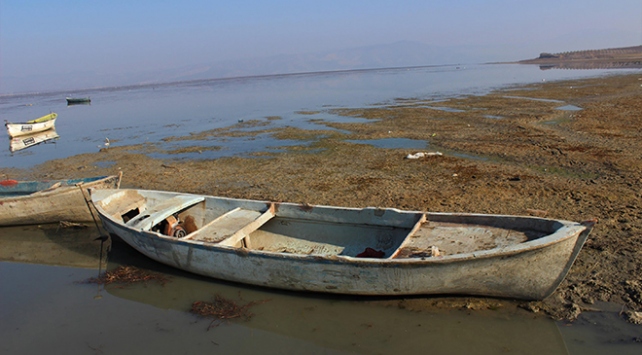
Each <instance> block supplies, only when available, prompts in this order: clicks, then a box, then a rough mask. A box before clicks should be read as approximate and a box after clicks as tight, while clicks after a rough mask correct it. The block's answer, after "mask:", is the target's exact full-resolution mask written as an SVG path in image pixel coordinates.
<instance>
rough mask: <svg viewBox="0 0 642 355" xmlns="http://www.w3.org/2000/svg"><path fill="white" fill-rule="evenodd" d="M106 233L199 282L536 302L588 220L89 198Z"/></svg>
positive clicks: (148, 194) (117, 194)
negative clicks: (200, 278) (206, 279)
mask: <svg viewBox="0 0 642 355" xmlns="http://www.w3.org/2000/svg"><path fill="white" fill-rule="evenodd" d="M91 198H92V202H93V203H94V206H95V207H96V210H97V212H98V214H99V215H100V218H101V220H102V223H103V226H104V227H105V229H106V230H107V231H109V232H110V233H112V234H114V235H117V236H118V237H120V238H121V239H122V240H124V241H125V242H126V243H127V244H129V245H130V246H132V247H133V248H134V249H136V250H138V251H139V252H140V253H142V254H144V255H146V256H147V257H149V258H151V259H154V260H156V261H158V262H161V263H164V264H167V265H170V266H173V267H175V268H178V269H182V270H185V271H188V272H192V273H195V274H200V275H204V276H209V277H213V278H217V279H222V280H227V281H233V282H240V283H246V284H251V285H258V286H265V287H272V288H278V289H286V290H296V291H313V292H326V293H338V294H353V295H372V296H384V295H386V296H389V295H428V294H461V295H479V296H491V297H509V298H520V299H531V300H538V299H543V298H545V297H547V296H549V295H550V294H552V293H553V291H555V289H556V288H557V286H558V285H559V284H560V283H561V282H562V280H563V279H564V277H565V276H566V274H567V273H568V271H569V270H570V268H571V265H572V264H573V262H574V260H575V258H576V257H577V255H578V254H579V252H580V249H581V248H582V245H583V244H584V242H585V241H586V238H587V237H588V234H589V232H590V231H591V229H592V227H593V225H594V224H595V221H587V222H584V223H575V222H569V221H563V220H553V219H546V218H539V217H522V216H507V215H484V214H462V213H432V212H428V213H426V212H419V211H401V210H398V209H390V208H388V209H382V208H372V207H369V208H363V209H357V208H343V207H330V206H313V205H307V204H306V205H300V204H293V203H272V202H268V201H253V200H243V199H232V198H224V197H213V196H201V195H192V194H184V193H174V192H163V191H149V190H135V189H123V190H110V189H103V190H95V191H93V190H92V192H91Z"/></svg>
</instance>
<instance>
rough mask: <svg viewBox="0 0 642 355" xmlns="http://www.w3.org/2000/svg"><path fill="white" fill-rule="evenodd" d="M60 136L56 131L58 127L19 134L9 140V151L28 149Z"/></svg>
mask: <svg viewBox="0 0 642 355" xmlns="http://www.w3.org/2000/svg"><path fill="white" fill-rule="evenodd" d="M58 138H60V136H59V135H58V133H57V132H56V128H55V127H54V128H51V129H48V130H46V131H42V132H36V133H34V134H30V135H25V136H18V137H13V138H11V141H10V142H9V151H10V152H11V153H13V152H17V151H19V150H23V149H27V148H29V147H33V146H34V145H38V144H40V143H46V142H48V141H51V140H53V139H58Z"/></svg>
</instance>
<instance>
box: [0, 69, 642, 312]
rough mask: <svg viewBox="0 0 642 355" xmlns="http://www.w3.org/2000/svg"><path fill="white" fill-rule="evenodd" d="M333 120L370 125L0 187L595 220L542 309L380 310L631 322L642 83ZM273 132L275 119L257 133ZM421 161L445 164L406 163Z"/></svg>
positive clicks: (639, 281) (477, 301)
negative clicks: (92, 184) (246, 149)
mask: <svg viewBox="0 0 642 355" xmlns="http://www.w3.org/2000/svg"><path fill="white" fill-rule="evenodd" d="M569 105H571V106H569ZM329 111H331V112H332V113H333V114H338V115H344V116H350V117H358V118H362V119H366V120H367V122H365V123H364V122H358V123H345V122H344V123H341V122H327V123H325V125H326V127H327V129H323V128H322V129H319V130H301V129H296V128H291V127H286V128H278V129H265V127H264V125H263V124H262V121H261V120H256V121H246V122H239V123H238V124H237V125H234V126H232V127H227V128H224V129H217V130H213V131H206V132H200V133H198V134H194V135H190V136H184V137H173V138H172V139H175V140H181V141H184V142H182V143H186V144H185V148H184V149H185V150H186V151H189V152H198V151H199V150H202V149H216V147H207V146H202V142H203V140H201V139H200V138H202V137H204V136H208V135H216V136H221V137H231V138H232V137H238V136H244V137H252V136H254V135H264V134H270V135H272V136H273V137H275V138H278V139H283V140H297V141H300V142H301V143H300V145H296V144H295V145H288V146H284V147H283V149H282V151H280V152H262V153H253V154H251V155H250V156H239V157H229V158H220V159H212V160H207V159H189V160H187V159H183V160H176V159H171V158H166V159H154V158H151V157H150V156H151V155H154V154H157V153H163V154H169V153H168V152H164V151H161V148H160V146H159V145H155V144H153V143H148V144H145V145H137V146H119V145H118V144H112V146H110V147H109V149H103V150H102V151H100V152H96V153H92V154H83V155H77V156H74V157H70V158H67V159H61V160H55V161H49V162H47V163H44V164H42V165H40V166H37V167H35V168H33V169H29V170H16V169H0V177H2V178H22V179H39V178H68V177H83V176H92V175H98V174H105V175H107V174H113V173H115V172H117V171H119V170H120V171H123V173H124V176H123V184H122V186H123V187H132V188H144V189H154V190H169V191H182V192H189V193H199V194H209V195H220V196H228V197H238V198H251V199H263V200H272V201H287V202H298V203H308V204H323V205H336V206H350V207H367V206H379V207H394V208H401V209H411V210H423V211H438V212H473V213H496V214H526V215H528V214H530V215H540V216H546V217H550V218H559V219H567V220H573V221H583V220H586V219H589V218H598V219H599V222H598V224H597V226H596V228H595V229H594V231H593V232H592V234H591V236H590V237H589V240H588V241H587V243H586V244H585V246H584V248H583V249H582V251H581V253H580V255H579V257H578V259H577V261H576V262H575V264H574V266H573V268H572V269H571V272H570V274H569V275H568V276H567V278H566V280H565V281H564V282H563V283H562V285H561V286H560V287H559V288H558V290H557V291H556V292H555V293H554V294H553V295H552V296H550V297H549V298H547V299H546V300H544V301H541V302H524V301H512V300H494V299H486V298H474V297H417V298H409V299H402V300H387V301H380V302H390V303H392V304H395V305H397V306H399V307H404V308H409V309H413V308H417V309H443V308H457V309H459V308H466V309H470V310H472V311H474V310H482V309H497V308H509V307H516V308H520V309H523V310H524V311H525V312H532V313H536V314H543V315H547V316H550V317H553V318H555V319H566V320H574V319H576V318H577V317H578V316H579V315H580V314H581V313H582V312H587V311H599V310H603V309H606V308H610V307H611V306H613V305H615V306H617V307H619V308H620V309H621V312H620V316H621V317H622V318H624V319H628V320H629V321H631V322H636V321H639V320H637V319H638V318H636V317H640V313H639V312H641V311H642V266H641V263H640V260H642V210H641V209H640V206H641V203H640V202H641V201H642V188H641V187H642V153H641V152H642V137H640V136H641V135H642V130H640V123H641V121H642V74H629V75H613V76H606V77H600V78H594V79H583V80H574V81H559V82H546V83H538V84H533V85H527V86H522V87H511V88H504V89H501V90H498V91H495V92H492V93H490V94H488V95H484V96H466V97H456V98H451V99H447V100H443V99H440V100H439V101H435V100H432V99H431V98H399V99H397V100H395V101H394V102H392V103H390V104H387V105H381V106H378V107H375V108H365V109H336V108H333V109H330V110H329ZM273 119H278V118H274V117H266V118H265V121H267V120H273ZM382 140H385V141H387V142H390V141H393V142H394V141H399V140H401V141H402V142H405V141H407V140H412V141H413V142H425V149H419V148H417V146H412V147H410V146H408V147H405V146H404V145H403V144H401V145H400V146H395V147H392V148H390V147H386V146H385V145H384V146H383V147H382V146H381V145H379V146H377V145H376V144H373V142H377V141H382ZM191 141H193V145H191V146H190V145H189V142H191ZM419 151H425V152H437V151H439V152H441V153H442V155H426V156H424V157H420V158H419V159H406V156H407V155H409V154H414V153H417V152H419ZM170 156H171V155H170ZM605 305H610V306H605Z"/></svg>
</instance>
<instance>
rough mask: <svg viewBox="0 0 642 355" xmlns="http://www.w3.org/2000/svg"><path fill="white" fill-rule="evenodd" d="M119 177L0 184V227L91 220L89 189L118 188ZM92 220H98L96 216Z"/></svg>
mask: <svg viewBox="0 0 642 355" xmlns="http://www.w3.org/2000/svg"><path fill="white" fill-rule="evenodd" d="M121 176H122V175H121V174H118V175H114V176H99V177H90V178H82V179H69V180H50V181H16V180H3V181H0V226H10V225H26V224H43V223H57V222H60V221H68V222H90V221H92V220H93V217H92V213H93V212H90V208H91V207H93V205H92V204H91V203H90V202H89V198H90V197H89V193H88V190H89V189H104V188H111V189H114V188H116V189H117V188H119V187H120V180H121ZM96 218H98V217H97V216H96Z"/></svg>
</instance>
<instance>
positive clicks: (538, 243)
mask: <svg viewBox="0 0 642 355" xmlns="http://www.w3.org/2000/svg"><path fill="white" fill-rule="evenodd" d="M132 190H135V191H142V192H152V193H156V192H163V193H167V194H170V195H171V194H174V193H173V192H169V191H152V190H142V189H132ZM99 191H100V193H103V194H107V193H108V192H109V191H110V189H101V190H99ZM119 191H121V192H122V191H124V190H119ZM113 193H116V191H115V190H114V191H111V193H110V194H109V195H106V196H105V197H103V199H104V198H107V197H110V196H111V195H112V194H113ZM185 195H196V194H185ZM196 196H205V197H206V198H207V197H214V198H217V199H223V200H227V201H248V202H254V203H261V202H265V203H270V202H269V201H259V200H248V199H237V198H228V197H218V196H208V195H196ZM92 200H93V201H94V206H95V207H96V210H97V211H98V212H99V215H100V217H101V218H107V219H108V220H109V221H110V222H111V223H112V224H114V225H116V226H117V227H118V228H123V229H126V230H128V231H129V232H130V234H131V235H133V236H135V237H137V236H144V237H146V238H148V239H150V240H154V239H159V240H161V241H163V242H166V243H169V244H178V245H182V246H185V247H188V248H189V247H191V248H197V249H204V250H218V251H222V252H223V251H224V252H226V253H235V254H243V255H254V256H257V257H262V258H271V259H288V260H300V261H316V262H320V261H323V262H331V263H345V264H356V263H358V264H360V265H372V266H381V265H391V266H392V265H404V264H413V265H425V264H448V263H454V262H461V261H465V260H477V259H490V258H496V257H510V256H513V255H518V254H522V253H526V252H531V251H536V250H541V249H544V248H547V247H549V246H552V245H555V244H558V243H561V242H563V241H565V240H567V239H570V238H574V237H579V236H580V234H581V233H582V232H584V231H585V230H587V229H589V228H590V227H587V226H585V225H582V224H580V223H577V222H571V221H567V220H556V219H550V218H541V217H533V216H516V215H500V214H480V213H448V212H421V211H406V210H399V209H397V208H374V207H366V208H355V207H337V206H325V205H310V206H307V207H312V208H322V209H324V208H325V209H339V210H350V211H363V210H368V209H378V210H384V211H393V212H397V213H402V214H406V213H407V214H425V215H426V216H427V217H428V221H430V218H429V217H430V216H431V215H433V216H437V215H441V216H450V217H462V218H465V217H473V218H475V217H481V218H499V219H509V218H519V219H529V220H533V221H547V222H553V223H559V224H561V225H560V226H559V228H557V229H556V230H555V231H554V232H552V233H550V234H547V235H545V236H543V237H540V238H535V239H532V240H528V241H526V242H522V243H516V244H511V245H508V246H505V247H500V248H493V249H486V250H480V251H473V252H467V253H460V254H453V255H443V256H438V257H425V258H393V259H390V258H381V259H380V258H359V257H353V256H347V255H328V254H310V255H308V254H296V253H283V252H273V251H265V250H256V249H246V248H239V247H233V246H226V245H220V244H218V243H211V242H205V241H198V240H190V239H186V240H183V239H176V238H174V237H170V236H165V235H163V234H161V233H158V232H153V231H148V230H141V229H137V228H134V227H131V226H127V225H125V224H124V223H121V222H118V221H117V220H115V219H114V218H113V217H112V216H111V215H110V214H109V213H107V212H106V211H105V210H104V209H103V208H102V206H100V205H99V204H96V202H97V201H95V200H94V194H92ZM101 200H102V199H101ZM279 205H280V206H283V205H286V206H291V207H294V208H296V207H300V206H301V205H300V204H296V203H289V202H281V203H279ZM311 221H315V220H313V219H311ZM328 223H332V222H328ZM373 226H376V225H373ZM121 237H122V236H121ZM408 237H410V236H406V238H408Z"/></svg>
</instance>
